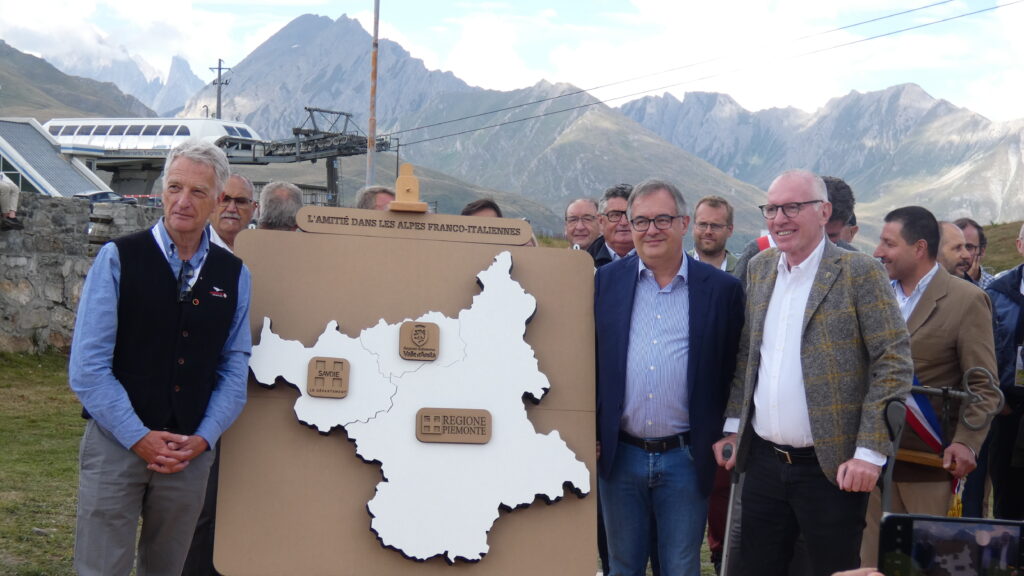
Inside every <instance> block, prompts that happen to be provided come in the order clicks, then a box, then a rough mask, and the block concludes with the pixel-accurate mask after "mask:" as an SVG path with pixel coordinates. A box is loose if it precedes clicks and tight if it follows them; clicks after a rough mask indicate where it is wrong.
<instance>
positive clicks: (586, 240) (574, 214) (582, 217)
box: [565, 198, 601, 250]
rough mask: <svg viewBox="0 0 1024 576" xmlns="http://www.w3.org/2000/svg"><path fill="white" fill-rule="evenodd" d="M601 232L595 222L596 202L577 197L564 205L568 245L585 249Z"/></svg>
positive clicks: (577, 248) (591, 199)
mask: <svg viewBox="0 0 1024 576" xmlns="http://www.w3.org/2000/svg"><path fill="white" fill-rule="evenodd" d="M600 234H601V231H600V229H599V228H598V222H597V202H595V201H594V199H593V198H577V199H575V200H573V201H572V202H569V204H568V206H566V207H565V239H566V240H568V241H569V247H570V248H574V249H576V250H586V249H587V248H589V247H590V245H591V244H592V243H593V242H594V240H596V239H597V237H598V236H599V235H600Z"/></svg>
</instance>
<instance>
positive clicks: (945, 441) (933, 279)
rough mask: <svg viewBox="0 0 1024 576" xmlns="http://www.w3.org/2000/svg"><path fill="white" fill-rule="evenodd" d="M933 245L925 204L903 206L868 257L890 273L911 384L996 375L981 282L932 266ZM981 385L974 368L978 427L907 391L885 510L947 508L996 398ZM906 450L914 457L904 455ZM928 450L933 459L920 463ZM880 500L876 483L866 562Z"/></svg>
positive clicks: (933, 228)
mask: <svg viewBox="0 0 1024 576" xmlns="http://www.w3.org/2000/svg"><path fill="white" fill-rule="evenodd" d="M938 246H939V224H938V222H936V220H935V217H934V216H933V215H932V214H931V212H929V211H928V210H926V209H924V208H921V207H919V206H908V207H904V208H898V209H896V210H893V211H892V212H890V213H889V214H887V215H886V217H885V226H884V227H883V228H882V234H881V241H880V242H879V244H878V248H877V249H876V250H875V257H877V258H879V259H881V261H882V263H883V264H884V265H885V269H886V271H887V272H888V273H889V278H890V279H891V280H892V286H893V290H894V292H895V294H896V300H897V302H899V305H900V311H901V312H902V314H903V318H904V319H905V320H906V322H907V329H908V330H909V332H910V349H911V356H912V358H913V360H914V375H915V377H916V380H917V383H919V384H921V385H923V386H929V387H933V388H954V389H957V388H959V387H960V385H961V380H962V379H963V376H964V374H965V373H966V372H967V371H968V370H969V369H971V368H973V367H981V368H984V369H986V370H988V371H989V372H990V373H991V374H992V375H993V377H994V376H995V375H996V374H998V372H997V369H996V357H995V345H994V343H993V337H992V305H991V303H990V302H989V298H988V296H987V295H986V294H985V292H984V291H982V290H981V289H980V288H978V287H977V286H975V285H973V284H971V283H970V282H967V281H965V280H962V279H960V278H957V277H954V276H952V275H950V274H949V273H948V272H947V271H946V270H945V269H944V268H943V267H942V266H940V265H938V264H937V262H936V257H937V252H938ZM987 384H988V380H987V377H986V376H984V375H983V374H981V373H980V372H976V373H973V374H972V376H971V378H970V381H969V386H970V388H971V391H972V392H974V393H977V394H979V395H980V396H981V398H982V399H981V401H980V402H977V403H971V404H969V405H968V406H967V408H966V411H965V412H964V418H966V419H967V421H968V422H970V423H971V424H972V427H977V428H978V429H977V430H972V429H970V428H969V427H968V426H965V425H964V424H963V423H962V422H960V418H959V416H960V410H959V409H960V405H959V402H954V403H953V405H952V406H951V407H950V413H949V414H948V417H946V415H945V414H944V413H943V410H942V404H943V402H942V399H941V398H939V397H937V396H926V395H923V394H914V395H913V397H911V398H908V399H907V403H908V408H910V410H908V414H907V427H906V428H905V429H904V432H903V439H902V442H901V443H900V447H901V449H903V450H912V451H914V452H912V453H906V452H904V456H902V457H898V458H897V459H896V464H895V466H896V467H895V468H894V469H893V480H894V482H893V494H892V510H891V511H892V512H909V513H914V514H931V515H938V516H944V515H945V514H946V512H947V510H948V509H949V505H950V502H951V496H952V487H953V485H954V482H953V481H954V480H960V479H962V478H964V476H966V475H967V474H968V473H970V472H971V471H972V470H974V468H975V467H976V465H977V463H976V458H977V453H978V452H980V451H981V445H982V443H983V442H984V441H985V436H986V435H987V434H988V428H989V427H988V424H989V421H990V415H991V414H994V413H995V411H996V410H997V409H998V406H999V404H1000V403H1001V402H1000V399H1001V396H1000V394H999V391H998V389H997V388H995V387H992V386H988V385H987ZM915 404H916V405H918V406H920V408H919V410H920V412H921V413H922V414H923V415H924V416H925V417H924V418H919V419H918V418H917V417H916V416H915V415H913V414H912V412H915V410H914V409H913V406H914V405H915ZM929 411H931V412H932V413H933V414H934V416H935V418H934V419H932V424H931V425H927V424H924V423H922V424H915V423H914V421H915V419H918V421H920V422H927V421H928V420H929V419H930V418H928V417H927V415H928V412H929ZM929 428H931V429H932V431H933V432H934V433H931V432H929ZM909 454H916V455H917V456H914V457H913V460H912V461H911V460H908V458H910V457H911V456H910V455H909ZM922 454H923V455H924V458H922V457H921V455H922ZM929 456H930V459H931V460H933V462H934V464H932V465H929V464H924V463H921V462H923V461H927V460H928V459H929ZM880 502H881V499H880V497H879V492H878V490H877V489H876V490H875V492H874V493H873V495H872V498H871V503H870V505H869V508H868V517H867V528H866V529H865V532H864V539H863V544H862V547H861V561H862V563H863V564H864V565H865V566H875V565H877V564H876V561H877V556H878V548H877V547H878V522H879V518H880V516H881V505H880Z"/></svg>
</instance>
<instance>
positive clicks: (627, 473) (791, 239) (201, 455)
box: [12, 142, 1024, 576]
mask: <svg viewBox="0 0 1024 576" xmlns="http://www.w3.org/2000/svg"><path fill="white" fill-rule="evenodd" d="M394 199H395V194H394V192H393V191H392V190H391V189H388V188H385V187H372V188H368V189H365V190H364V191H363V192H362V193H361V194H360V197H359V200H358V203H357V207H359V208H363V209H377V210H383V209H387V205H388V203H389V202H391V201H392V200H394ZM162 200H163V210H164V216H163V218H162V219H161V220H160V221H159V222H157V223H156V224H155V225H154V226H153V227H152V228H150V229H147V230H144V231H142V232H138V233H136V234H132V235H129V236H125V237H122V238H118V239H116V240H114V241H112V242H111V243H109V244H107V245H106V246H104V247H103V249H102V250H101V251H100V253H99V254H98V255H97V258H96V261H95V263H94V265H93V268H92V269H91V271H90V273H89V275H88V277H87V279H86V283H85V286H84V288H83V292H82V297H81V304H80V307H79V310H78V318H77V324H76V329H75V337H74V340H73V343H72V350H71V359H70V366H69V381H70V386H71V388H72V390H73V391H74V392H75V393H76V394H77V395H78V397H79V399H80V400H81V403H82V406H83V416H84V417H85V418H86V419H87V425H86V430H85V435H84V437H83V440H82V449H81V453H80V487H79V507H78V524H77V528H76V544H75V559H74V563H75V569H76V571H77V572H78V573H79V574H97V575H109V574H128V573H130V572H131V570H132V569H133V566H134V567H135V569H136V570H137V571H138V573H139V574H168V575H177V574H213V573H215V570H214V568H213V563H212V558H213V557H212V552H213V528H214V524H215V521H216V517H215V514H214V510H215V502H216V489H217V468H218V464H217V455H218V453H219V438H220V436H221V434H222V433H223V432H224V430H226V429H227V428H228V427H229V426H230V425H231V423H232V422H233V421H234V420H235V418H236V417H237V416H238V414H239V413H240V411H241V409H242V406H243V404H244V402H245V386H246V376H247V368H246V366H247V361H248V356H249V353H250V347H251V342H250V333H249V321H248V313H249V291H250V284H251V280H250V276H249V271H248V268H247V267H246V266H245V264H244V263H243V262H242V261H241V260H239V259H238V258H237V257H235V256H234V255H233V250H234V247H235V240H236V239H237V237H238V235H239V233H240V232H241V231H242V230H244V229H246V228H247V227H249V226H250V224H251V222H252V220H253V219H254V215H256V214H257V212H258V213H259V218H258V222H259V224H258V227H260V228H266V229H275V230H296V229H297V225H296V220H295V217H296V213H297V212H298V210H299V208H300V207H301V205H302V195H301V192H300V191H299V189H298V188H297V187H295V186H294V185H292V184H289V183H286V182H271V183H270V184H267V185H266V186H264V187H263V189H262V190H261V191H260V193H259V195H258V196H257V194H256V191H255V190H254V188H253V185H252V183H251V182H250V181H249V180H248V179H246V178H245V177H243V176H240V175H232V174H230V170H229V165H228V162H227V158H226V157H225V156H224V154H223V152H222V151H220V150H219V149H218V148H216V147H215V146H212V145H209V144H204V143H200V142H190V143H186V144H184V145H182V146H180V147H178V148H176V149H174V150H173V151H172V152H171V153H170V154H169V155H168V157H167V160H166V164H165V170H164V178H163V190H162ZM755 209H756V210H759V211H760V213H761V215H762V216H763V217H764V219H765V223H766V228H767V229H768V231H769V234H768V235H767V236H764V237H761V238H758V239H756V240H754V241H751V242H750V243H749V244H748V245H747V246H745V247H744V249H743V250H742V251H741V252H738V253H733V252H730V251H729V250H727V249H726V244H727V242H728V240H729V238H730V237H731V236H732V234H733V231H734V212H735V211H736V210H745V211H749V210H755ZM463 214H464V215H472V216H478V217H501V216H502V213H501V209H500V207H499V206H498V205H497V204H496V203H494V202H493V201H492V200H479V201H475V202H473V203H471V204H469V205H467V206H466V208H465V209H464V210H463ZM12 218H13V216H12ZM858 230H859V229H858V226H857V220H856V217H855V215H854V197H853V191H852V190H851V189H850V187H849V186H848V185H847V184H846V183H845V182H844V181H843V180H841V179H839V178H834V177H824V178H822V177H819V176H818V175H815V174H813V173H810V172H807V171H802V170H793V171H788V172H785V173H783V174H781V175H780V176H779V177H778V178H776V180H775V181H774V182H773V183H772V184H771V186H770V187H769V189H768V192H767V196H766V198H765V203H764V204H763V205H761V206H758V207H753V206H733V205H732V204H730V203H729V202H728V201H727V200H726V199H724V198H721V197H718V196H707V197H704V198H700V199H698V200H697V202H696V204H695V206H694V208H693V211H692V216H691V212H690V210H689V208H688V205H687V199H686V198H685V196H684V194H683V193H682V191H681V190H680V189H679V188H678V187H677V186H676V185H675V184H674V183H671V182H667V181H664V180H657V179H649V180H645V181H643V182H640V183H637V184H636V185H635V186H631V185H627V184H620V185H618V186H613V187H611V188H609V189H608V190H606V191H605V192H604V194H603V195H601V196H600V198H596V199H594V198H579V199H576V200H574V201H572V202H570V203H569V204H568V206H567V207H566V209H565V237H566V239H567V240H568V241H569V243H570V246H571V247H572V248H574V249H578V250H583V251H586V252H587V253H589V254H590V255H591V256H592V258H593V261H594V265H595V275H594V318H595V340H596V362H597V390H596V398H597V402H596V407H597V416H596V420H597V422H596V424H597V441H598V444H597V454H598V477H599V490H598V497H599V527H600V528H599V531H600V534H599V542H600V549H601V562H602V564H603V569H604V571H605V573H610V574H613V575H616V576H618V575H623V576H640V575H643V574H645V573H646V570H647V567H648V565H649V564H651V565H652V568H653V570H654V572H655V573H656V574H668V575H682V574H686V575H689V574H699V573H700V563H701V560H700V549H701V544H702V542H703V540H704V538H705V533H706V534H707V541H708V544H709V547H710V549H711V554H712V561H713V562H714V564H715V567H716V569H717V570H719V571H722V570H725V571H727V572H728V573H729V574H759V575H762V574H779V575H781V574H814V575H819V574H832V573H834V572H837V571H842V570H849V569H855V568H858V567H860V566H862V565H863V566H872V565H875V562H876V561H877V549H876V548H875V546H874V544H875V543H876V542H877V529H878V521H879V516H880V514H881V507H880V502H881V500H880V498H879V489H878V485H879V483H880V482H879V478H880V475H881V471H882V469H883V467H884V466H890V467H893V482H892V485H891V486H889V488H888V489H889V491H890V493H889V495H888V496H889V497H890V498H891V501H892V505H891V511H895V512H914V513H924V514H936V515H943V514H945V513H946V511H947V509H949V507H950V505H951V503H952V502H954V500H955V499H956V498H961V497H962V501H963V512H964V515H968V516H983V515H984V512H985V511H986V510H988V508H987V507H986V504H985V503H986V502H987V501H988V500H987V499H988V498H989V496H988V495H987V491H986V484H987V483H986V478H990V479H991V486H992V491H991V502H992V509H993V511H994V514H995V516H996V517H999V518H1008V519H1024V491H1022V490H1021V486H1024V443H1022V441H1021V438H1020V437H1021V433H1020V432H1021V430H1020V426H1019V425H1020V419H1021V414H1022V411H1024V406H1022V395H1021V394H1020V392H1019V389H1018V388H1016V387H1015V377H1016V372H1017V362H1018V357H1019V351H1018V350H1019V346H1020V344H1021V341H1022V337H1024V315H1022V314H1021V307H1022V304H1024V295H1022V294H1024V278H1022V271H1024V265H1022V266H1018V267H1016V268H1013V269H1011V270H1008V271H1005V272H1003V273H1001V274H999V275H997V276H992V275H991V274H989V273H988V272H987V271H986V270H985V269H984V268H983V267H982V262H983V258H984V254H985V249H986V238H985V234H984V230H983V228H982V227H981V226H980V225H979V224H978V223H977V222H975V221H974V220H971V219H966V218H965V219H960V220H957V221H955V222H939V221H937V220H936V218H935V217H934V215H932V214H931V212H929V211H928V210H927V209H926V208H923V207H918V206H908V207H903V208H899V209H896V210H893V211H891V212H890V213H889V214H887V215H886V216H885V219H884V225H883V227H882V232H881V235H880V238H879V242H878V244H877V248H876V249H875V251H874V254H873V255H869V254H866V253H864V252H861V251H858V250H857V249H856V248H854V247H853V246H852V245H851V242H852V241H853V239H854V237H855V236H856V234H857V233H858ZM691 231H692V238H693V245H694V247H693V249H692V250H691V251H690V252H689V253H685V252H684V249H683V245H684V238H685V236H686V235H687V233H691ZM1021 232H1022V234H1021V236H1020V237H1018V239H1017V248H1018V250H1019V251H1020V252H1021V253H1022V254H1024V228H1022V231H1021ZM975 368H982V369H983V370H972V369H975ZM989 374H990V375H991V377H989V376H987V375H989ZM961 381H963V382H965V383H966V384H965V385H966V386H968V387H969V388H970V390H971V391H972V392H973V393H974V394H975V395H976V398H977V401H974V402H972V403H970V404H968V405H967V406H966V407H964V409H963V411H962V419H961V410H960V407H959V406H957V405H954V406H952V407H950V406H946V407H945V410H944V406H943V404H942V401H941V400H940V399H938V397H936V396H926V395H922V394H910V392H911V390H912V388H913V387H914V386H919V385H924V386H928V387H932V388H945V389H953V388H956V387H958V386H960V385H961ZM1000 391H1001V392H1000ZM1004 396H1005V406H1004V403H1003V397H1004ZM894 401H898V402H905V403H906V404H907V406H908V410H907V422H908V426H907V431H906V432H905V433H904V434H903V437H902V439H901V440H900V441H899V443H898V446H895V445H894V444H895V442H894V439H893V438H892V437H891V435H890V432H889V423H888V422H887V421H886V417H885V412H886V408H887V406H888V405H889V403H891V402H894ZM950 410H952V417H951V416H950ZM966 423H969V425H968V424H966ZM894 448H898V449H899V450H898V452H895V451H894ZM733 475H735V478H737V479H738V483H736V484H735V488H733V489H732V492H733V494H732V497H731V498H730V488H731V486H732V485H733V484H732V482H731V480H732V476H733ZM204 495H205V497H204ZM727 516H728V517H729V518H731V521H730V522H729V526H730V528H729V534H726V517H727ZM140 519H141V535H140V537H139V538H138V541H137V543H136V530H137V529H138V527H139V522H140ZM726 541H728V542H729V546H728V550H729V553H728V555H727V557H723V550H724V549H725V546H724V543H725V542H726ZM723 564H724V566H723Z"/></svg>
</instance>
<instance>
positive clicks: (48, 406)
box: [0, 354, 83, 576]
mask: <svg viewBox="0 0 1024 576" xmlns="http://www.w3.org/2000/svg"><path fill="white" fill-rule="evenodd" d="M80 410H81V407H80V405H79V404H78V400H77V399H76V398H75V395H74V394H73V393H72V392H71V391H70V390H69V389H68V384H67V359H66V357H64V356H63V355H57V354H47V355H41V356H33V355H21V354H0V438H2V439H3V440H2V448H0V574H11V575H17V576H30V575H43V574H45V575H47V576H55V575H63V574H72V573H73V572H72V569H71V557H72V552H73V550H74V525H75V495H76V492H77V488H78V441H79V439H80V438H81V435H82V429H83V424H82V422H83V421H82V419H81V417H80V416H79V414H80Z"/></svg>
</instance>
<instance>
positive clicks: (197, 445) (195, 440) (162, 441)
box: [132, 430, 209, 474]
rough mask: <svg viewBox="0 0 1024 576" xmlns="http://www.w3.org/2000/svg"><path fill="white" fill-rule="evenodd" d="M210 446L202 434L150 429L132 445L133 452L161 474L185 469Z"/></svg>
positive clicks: (148, 466)
mask: <svg viewBox="0 0 1024 576" xmlns="http://www.w3.org/2000/svg"><path fill="white" fill-rule="evenodd" d="M208 447H209V444H207V442H206V440H204V439H203V437H202V436H196V435H192V436H184V435H181V434H174V433H171V432H164V431H160V430H150V431H149V432H148V433H147V434H146V435H145V436H143V437H142V440H139V441H138V442H136V443H135V445H134V446H132V452H135V454H137V455H138V456H139V458H142V459H143V460H145V461H146V468H147V469H149V470H152V471H153V472H159V473H160V474H174V473H175V472H180V471H182V470H184V469H185V467H186V466H188V463H189V461H190V460H192V459H193V458H195V457H197V456H199V455H200V454H202V453H203V452H205V451H206V449H207V448H208Z"/></svg>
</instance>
